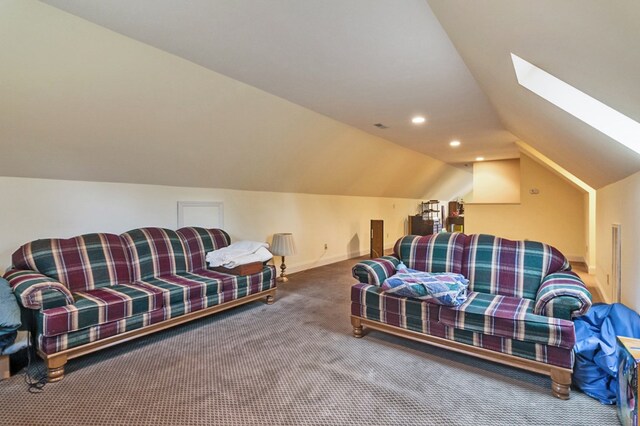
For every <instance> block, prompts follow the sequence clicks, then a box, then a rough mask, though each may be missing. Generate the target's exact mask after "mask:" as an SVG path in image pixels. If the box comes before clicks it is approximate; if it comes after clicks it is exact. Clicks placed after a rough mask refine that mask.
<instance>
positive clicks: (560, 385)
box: [551, 369, 571, 399]
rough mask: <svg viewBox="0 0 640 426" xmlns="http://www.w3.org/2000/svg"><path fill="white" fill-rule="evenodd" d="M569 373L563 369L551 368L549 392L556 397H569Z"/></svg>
mask: <svg viewBox="0 0 640 426" xmlns="http://www.w3.org/2000/svg"><path fill="white" fill-rule="evenodd" d="M570 392H571V373H570V372H568V371H565V370H555V369H554V370H551V393H552V394H553V396H555V397H556V398H560V399H569V398H570V395H569V394H570Z"/></svg>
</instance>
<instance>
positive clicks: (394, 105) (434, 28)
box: [44, 0, 518, 163]
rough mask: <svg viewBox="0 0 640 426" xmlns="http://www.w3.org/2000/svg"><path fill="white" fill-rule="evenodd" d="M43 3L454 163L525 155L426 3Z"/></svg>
mask: <svg viewBox="0 0 640 426" xmlns="http://www.w3.org/2000/svg"><path fill="white" fill-rule="evenodd" d="M44 1H45V3H48V4H50V5H53V6H56V7H58V8H60V9H63V10H65V11H68V12H70V13H72V14H74V15H77V16H80V17H82V18H85V19H87V20H89V21H91V22H94V23H97V24H99V25H102V26H104V27H106V28H109V29H111V30H113V31H116V32H118V33H121V34H124V35H126V36H128V37H132V38H134V39H136V40H140V41H142V42H144V43H147V44H149V45H151V46H155V47H157V48H159V49H162V50H164V51H167V52H170V53H173V54H175V55H178V56H181V57H183V58H186V59H188V60H190V61H193V62H195V63H197V64H200V65H203V66H205V67H207V68H209V69H211V70H214V71H217V72H220V73H222V74H224V75H227V76H229V77H231V78H234V79H236V80H240V81H242V82H245V83H248V84H250V85H252V86H254V87H257V88H260V89H262V90H264V91H266V92H269V93H272V94H275V95H277V96H280V97H282V98H285V99H288V100H290V101H292V102H294V103H296V104H299V105H302V106H305V107H307V108H309V109H311V110H313V111H316V112H319V113H321V114H324V115H327V116H329V117H332V118H334V119H336V120H338V121H341V122H343V123H346V124H349V125H351V126H354V127H357V128H359V129H362V130H364V131H366V132H368V133H371V134H374V135H376V136H380V137H383V138H385V139H387V140H390V141H392V142H395V143H398V144H401V145H403V146H405V147H407V148H410V149H413V150H415V151H418V152H422V153H424V154H427V155H429V156H432V157H435V158H437V159H439V160H442V161H445V162H449V163H463V162H468V161H472V160H473V159H474V158H475V157H476V156H478V155H483V156H484V157H485V158H487V159H490V158H505V157H515V156H517V153H518V151H517V148H516V147H515V145H514V143H513V142H514V141H515V140H516V139H517V138H516V137H515V136H513V135H512V134H510V133H509V132H508V131H506V130H505V129H504V127H503V126H502V124H501V123H500V120H499V119H498V115H497V114H496V113H495V111H494V109H493V107H492V106H491V104H490V103H489V101H488V100H487V97H486V96H485V94H484V93H483V92H482V90H480V88H479V86H478V84H477V83H476V82H475V80H474V78H473V77H472V75H471V73H470V72H469V70H468V69H467V67H466V66H465V64H464V62H463V61H462V59H461V58H460V55H459V54H458V53H457V52H456V49H455V48H454V46H453V45H452V44H451V42H450V40H449V37H448V36H447V34H446V33H445V31H444V30H443V29H442V27H441V26H440V24H439V23H438V20H437V19H436V17H435V16H434V15H433V13H432V12H431V10H430V8H429V6H428V4H427V3H426V2H425V1H424V0H402V1H388V0H349V1H344V0H327V1H324V0H323V1H299V0H240V1H238V0H218V1H211V0H190V1H188V2H180V4H179V5H178V4H177V3H176V2H175V1H173V0H135V1H131V0H110V1H107V2H104V1H86V0H44ZM414 115H424V116H425V117H426V118H427V123H426V125H422V126H415V125H412V124H411V122H410V120H411V117H412V116H414ZM375 123H382V124H384V125H385V126H387V127H388V129H384V130H380V129H378V128H376V127H374V124H375ZM454 139H457V140H460V141H461V142H462V145H461V146H460V147H459V148H457V149H451V148H450V147H449V142H450V141H451V140H454Z"/></svg>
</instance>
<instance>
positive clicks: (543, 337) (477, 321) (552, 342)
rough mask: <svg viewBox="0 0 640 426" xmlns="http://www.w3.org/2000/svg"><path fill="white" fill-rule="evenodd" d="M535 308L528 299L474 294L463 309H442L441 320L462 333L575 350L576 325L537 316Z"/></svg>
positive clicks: (444, 307)
mask: <svg viewBox="0 0 640 426" xmlns="http://www.w3.org/2000/svg"><path fill="white" fill-rule="evenodd" d="M533 307H534V302H533V301H532V300H529V299H523V298H516V297H508V296H498V295H493V294H486V293H476V292H471V293H469V295H468V297H467V300H466V301H465V302H464V303H463V304H462V305H460V306H456V307H452V306H442V307H441V309H440V314H439V318H440V322H441V323H443V324H445V325H447V326H450V327H454V328H457V329H460V330H468V331H473V332H478V333H482V334H488V335H491V336H500V337H507V338H509V339H514V340H524V341H527V342H536V343H542V344H544V345H549V346H559V347H563V348H568V349H570V348H572V347H573V345H574V344H575V331H574V328H573V323H572V322H571V321H566V320H561V319H557V318H550V317H546V316H542V315H536V314H534V313H533Z"/></svg>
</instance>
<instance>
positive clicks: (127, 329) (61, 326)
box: [4, 227, 276, 381]
mask: <svg viewBox="0 0 640 426" xmlns="http://www.w3.org/2000/svg"><path fill="white" fill-rule="evenodd" d="M229 243H230V239H229V235H228V234H227V233H226V232H224V231H222V230H220V229H205V228H195V227H188V228H181V229H178V230H177V231H173V230H169V229H163V228H140V229H134V230H131V231H129V232H125V233H124V234H122V235H114V234H98V233H96V234H86V235H81V236H78V237H75V238H70V239H42V240H36V241H32V242H30V243H27V244H24V245H23V246H22V247H20V248H19V249H18V250H16V251H15V253H13V256H12V263H13V266H12V267H11V268H10V269H9V270H8V271H7V272H6V273H5V274H4V277H5V278H6V279H7V281H9V284H10V285H11V288H12V289H13V291H14V294H15V296H16V298H17V299H18V302H19V304H20V306H21V307H22V309H23V311H24V312H29V313H31V314H32V315H33V317H34V319H35V324H34V327H33V328H34V329H35V334H36V336H37V338H36V341H37V350H38V353H39V354H40V355H41V356H42V357H43V358H44V359H45V361H46V362H47V366H48V368H49V379H50V380H52V381H53V380H60V379H61V378H62V377H63V375H64V363H65V362H66V360H67V359H69V358H73V357H74V356H79V355H81V354H83V353H87V352H91V351H93V350H95V349H99V348H101V347H103V346H107V345H111V344H113V343H114V342H117V341H122V340H128V339H130V338H132V337H135V336H139V335H144V334H148V333H149V332H153V331H156V330H159V329H162V328H167V327H168V326H171V325H177V324H179V323H182V322H186V321H187V320H190V319H195V318H198V317H201V316H204V315H206V314H209V313H213V312H216V311H219V310H223V309H225V308H228V307H231V306H235V305H237V304H241V303H246V302H250V301H252V300H255V299H257V298H261V297H267V301H268V302H272V301H273V297H274V295H275V277H276V272H275V268H274V267H273V266H269V265H265V266H264V267H263V269H262V271H261V272H259V273H256V274H253V275H247V276H234V275H229V274H224V273H221V272H215V271H211V270H209V269H207V265H206V261H205V257H206V254H207V252H210V251H212V250H216V249H219V248H222V247H226V246H227V245H229Z"/></svg>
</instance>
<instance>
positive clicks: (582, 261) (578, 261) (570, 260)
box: [565, 256, 587, 265]
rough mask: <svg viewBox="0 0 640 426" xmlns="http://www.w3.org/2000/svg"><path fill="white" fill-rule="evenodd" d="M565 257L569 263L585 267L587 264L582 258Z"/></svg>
mask: <svg viewBox="0 0 640 426" xmlns="http://www.w3.org/2000/svg"><path fill="white" fill-rule="evenodd" d="M565 257H566V258H567V260H568V261H569V262H576V263H584V264H585V265H586V264H587V262H586V261H585V260H584V257H583V256H565Z"/></svg>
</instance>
